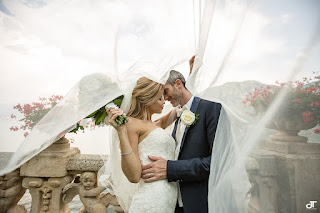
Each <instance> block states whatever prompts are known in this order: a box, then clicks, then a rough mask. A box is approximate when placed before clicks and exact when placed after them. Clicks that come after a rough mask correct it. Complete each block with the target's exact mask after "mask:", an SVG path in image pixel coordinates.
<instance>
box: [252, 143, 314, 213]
mask: <svg viewBox="0 0 320 213" xmlns="http://www.w3.org/2000/svg"><path fill="white" fill-rule="evenodd" d="M246 168H247V172H248V175H249V180H250V182H251V184H252V188H251V190H250V195H251V198H250V202H249V212H252V213H256V212H260V213H264V212H265V213H267V212H268V213H271V212H291V213H299V212H306V211H307V209H306V205H307V204H308V203H310V201H318V204H316V205H317V206H315V207H316V208H317V210H318V211H319V209H320V206H319V203H320V188H319V183H320V144H316V143H307V142H290V141H272V140H266V141H262V142H261V144H260V145H259V147H258V148H257V149H255V150H254V151H253V152H252V153H251V156H250V158H249V160H248V162H247V166H246Z"/></svg>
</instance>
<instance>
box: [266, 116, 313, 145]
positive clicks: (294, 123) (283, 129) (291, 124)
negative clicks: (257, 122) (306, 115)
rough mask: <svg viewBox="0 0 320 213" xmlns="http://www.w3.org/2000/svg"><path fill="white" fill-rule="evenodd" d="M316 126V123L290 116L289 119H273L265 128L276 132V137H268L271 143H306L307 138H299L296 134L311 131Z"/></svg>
mask: <svg viewBox="0 0 320 213" xmlns="http://www.w3.org/2000/svg"><path fill="white" fill-rule="evenodd" d="M316 125H317V122H313V121H308V122H305V121H304V120H303V118H302V117H301V116H292V117H289V118H284V117H277V118H273V119H271V120H270V121H269V122H268V123H267V125H266V127H267V128H269V129H275V130H276V132H277V133H276V135H270V139H271V140H273V141H284V142H307V141H308V138H307V137H304V136H299V135H298V133H299V132H300V130H307V129H311V128H313V127H315V126H316Z"/></svg>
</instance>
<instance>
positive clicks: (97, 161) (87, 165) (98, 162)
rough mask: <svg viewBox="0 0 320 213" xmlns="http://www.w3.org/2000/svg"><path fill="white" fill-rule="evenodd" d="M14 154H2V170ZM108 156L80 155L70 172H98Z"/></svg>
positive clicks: (72, 159) (71, 165)
mask: <svg viewBox="0 0 320 213" xmlns="http://www.w3.org/2000/svg"><path fill="white" fill-rule="evenodd" d="M12 155H13V152H0V169H3V168H4V167H5V166H6V165H7V164H8V162H9V160H10V158H11V156H12ZM108 158H109V157H108V155H95V154H80V155H75V156H73V157H72V158H71V159H70V160H69V162H68V164H67V170H68V171H75V172H77V173H81V172H83V171H94V172H97V171H99V169H100V168H101V167H102V166H103V164H104V162H106V161H107V160H108Z"/></svg>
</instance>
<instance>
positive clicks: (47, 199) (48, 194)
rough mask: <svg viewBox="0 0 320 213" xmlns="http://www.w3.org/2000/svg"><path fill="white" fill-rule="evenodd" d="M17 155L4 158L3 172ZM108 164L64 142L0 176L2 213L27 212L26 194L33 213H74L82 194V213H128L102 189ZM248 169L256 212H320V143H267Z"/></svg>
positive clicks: (253, 155) (255, 152)
mask: <svg viewBox="0 0 320 213" xmlns="http://www.w3.org/2000/svg"><path fill="white" fill-rule="evenodd" d="M11 154H12V153H1V156H0V163H1V164H0V168H2V167H4V165H5V164H6V162H7V161H8V159H9V158H10V157H11ZM107 160H108V158H107V156H100V155H83V154H80V151H79V150H78V149H77V148H70V145H69V143H68V141H67V140H65V139H61V140H60V141H58V142H56V143H54V144H53V145H51V146H50V147H48V148H47V149H46V150H44V151H43V152H41V153H40V154H39V155H37V156H35V157H34V158H33V159H31V160H30V161H28V162H27V163H26V164H24V165H23V166H21V168H20V169H18V170H16V171H14V172H12V173H10V174H7V175H5V176H3V177H0V197H1V200H0V213H2V212H8V213H10V212H26V210H25V208H24V207H23V206H20V205H17V203H18V201H19V199H20V198H21V197H22V196H23V194H24V192H25V190H26V189H29V192H30V194H31V196H32V204H31V213H39V212H48V213H58V212H61V213H64V212H70V209H69V207H68V203H69V202H70V201H71V200H72V199H73V198H74V196H76V195H79V196H80V200H81V202H82V203H83V204H84V206H83V207H81V209H79V212H99V213H100V212H107V208H106V207H107V206H109V205H112V206H114V211H115V212H123V210H122V209H121V207H120V206H119V204H118V202H117V200H116V198H115V197H114V196H112V195H111V194H109V193H106V194H103V193H101V192H102V191H104V190H105V187H98V186H97V184H96V174H97V172H98V171H99V169H100V168H101V167H102V166H103V164H104V162H105V161H107ZM246 169H247V173H248V177H249V180H250V182H251V185H252V187H251V189H250V191H249V194H250V201H249V204H248V211H249V212H250V213H264V212H265V213H267V212H268V213H270V212H292V213H299V212H305V211H306V207H309V206H311V201H312V202H313V204H312V205H313V206H314V207H313V208H314V209H313V210H319V209H320V207H319V203H317V202H320V189H319V183H320V144H315V143H308V142H296V141H295V142H292V141H291V142H290V141H273V140H265V141H262V142H261V143H260V144H259V146H258V147H257V148H256V149H255V150H253V152H252V153H251V154H250V157H249V159H248V160H247V165H246ZM90 181H91V183H89V182H90ZM314 201H317V202H314ZM309 204H310V205H309ZM308 205H309V206H308Z"/></svg>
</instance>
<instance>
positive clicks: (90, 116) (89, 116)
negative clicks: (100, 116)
mask: <svg viewBox="0 0 320 213" xmlns="http://www.w3.org/2000/svg"><path fill="white" fill-rule="evenodd" d="M97 112H98V111H95V112H93V113H91V114H90V115H88V116H87V117H86V118H92V117H93V116H94V115H95V114H96V113H97Z"/></svg>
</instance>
